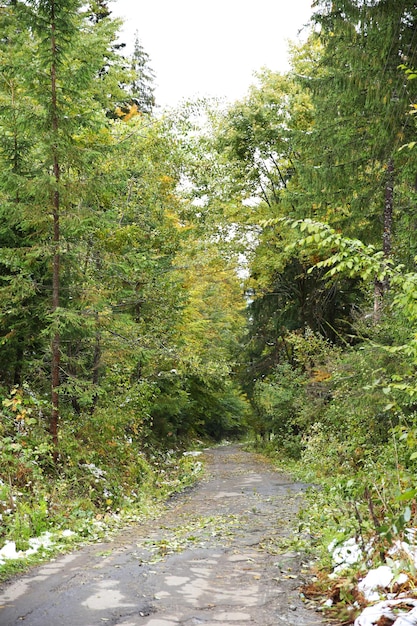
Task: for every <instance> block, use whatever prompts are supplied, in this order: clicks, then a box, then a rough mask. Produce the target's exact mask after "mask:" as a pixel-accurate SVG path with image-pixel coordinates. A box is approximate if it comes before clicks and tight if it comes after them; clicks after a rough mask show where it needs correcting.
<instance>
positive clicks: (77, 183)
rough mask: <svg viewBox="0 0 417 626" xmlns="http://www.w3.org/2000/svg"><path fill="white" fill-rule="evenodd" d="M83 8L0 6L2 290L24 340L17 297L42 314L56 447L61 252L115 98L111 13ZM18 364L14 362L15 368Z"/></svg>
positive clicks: (66, 260)
mask: <svg viewBox="0 0 417 626" xmlns="http://www.w3.org/2000/svg"><path fill="white" fill-rule="evenodd" d="M83 7H84V5H83V3H82V2H79V1H78V0H70V1H69V2H66V1H65V2H64V1H63V0H51V1H49V0H48V1H47V0H39V1H38V0H28V2H15V3H11V4H10V5H9V6H8V7H7V10H6V11H5V13H3V16H4V19H7V20H9V27H8V33H9V37H8V40H7V41H5V42H3V47H4V49H5V52H4V54H5V55H7V58H9V57H10V53H11V52H12V49H11V47H13V53H14V54H13V55H11V57H10V58H11V59H13V61H11V62H10V63H9V64H8V65H7V64H6V66H5V67H3V68H2V71H1V77H2V83H1V84H2V87H3V89H2V105H3V106H2V111H1V113H2V115H1V124H2V126H3V128H4V127H5V125H6V124H7V123H8V122H10V121H12V122H13V123H12V125H11V126H10V127H9V128H8V130H7V132H6V138H5V140H4V141H3V146H2V153H1V159H2V171H3V172H4V176H3V180H4V185H3V189H2V193H3V198H4V200H5V202H6V203H8V206H11V205H14V207H15V211H14V212H15V214H16V222H15V223H16V226H14V227H13V221H12V220H11V219H10V217H9V218H8V220H7V223H8V224H9V225H10V226H9V228H12V227H13V228H15V231H17V232H16V236H15V241H14V242H13V241H10V240H9V241H8V242H6V241H3V248H2V251H1V256H2V263H3V265H5V266H6V267H7V268H8V269H7V273H8V274H9V275H8V276H7V275H6V279H7V288H5V295H7V297H8V299H9V301H10V302H12V303H13V302H15V311H16V313H15V315H16V316H17V317H18V318H19V324H17V323H16V324H15V326H16V328H17V329H18V333H19V336H20V338H21V339H22V340H23V341H24V338H23V329H27V328H28V324H30V322H25V323H23V322H22V318H24V315H25V311H26V309H25V308H24V304H26V306H27V304H28V302H29V301H30V300H28V298H30V297H31V296H33V297H34V296H35V295H36V298H35V299H36V308H35V310H34V311H32V312H28V313H27V315H28V317H29V318H30V317H31V316H32V317H33V313H34V312H36V314H37V315H38V316H39V317H38V318H37V319H38V321H37V324H38V328H37V337H38V343H39V342H40V343H42V341H43V339H42V337H45V336H46V335H47V334H48V335H49V337H50V348H49V350H47V351H46V353H45V354H44V357H43V361H44V362H46V361H47V360H49V363H50V368H51V369H50V371H51V379H50V383H51V415H50V424H49V426H50V432H51V436H52V440H53V444H54V447H55V451H56V450H57V443H58V419H59V395H60V394H59V387H60V384H61V382H62V376H61V370H62V368H61V358H62V345H61V337H62V332H63V329H64V328H65V327H68V324H70V317H71V316H70V317H69V309H68V305H69V300H68V289H66V292H67V296H66V297H65V299H64V300H63V299H62V289H61V287H62V279H63V275H64V274H65V275H66V274H68V271H69V267H70V258H71V255H68V249H69V247H71V245H72V244H71V239H72V233H73V232H74V225H75V224H76V223H77V222H78V219H79V216H78V215H77V213H79V211H80V208H81V207H82V206H83V196H84V195H85V194H86V189H87V188H88V187H89V186H91V184H92V181H91V180H90V179H89V175H90V173H91V172H92V171H93V168H92V166H93V164H94V162H95V161H96V160H97V158H99V152H100V151H99V150H97V147H96V146H95V145H94V142H95V139H94V135H93V134H92V130H94V132H95V131H97V130H98V129H99V128H100V127H102V128H103V129H105V128H106V126H107V125H108V121H106V117H105V110H104V108H103V105H104V106H105V105H106V103H107V106H111V98H112V96H113V95H114V99H115V98H120V93H121V92H120V89H119V88H118V87H117V82H118V81H117V80H114V78H113V77H114V76H115V75H117V63H118V62H117V59H116V57H115V56H114V53H113V52H112V51H111V43H112V41H113V39H114V38H115V33H116V30H117V27H118V23H113V22H111V21H110V20H108V19H102V20H100V21H98V22H96V21H94V22H92V21H91V20H89V15H90V14H89V12H88V11H87V12H86V11H84V8H83ZM111 57H113V58H114V59H115V62H114V65H113V68H112V71H111V72H108V73H107V74H106V75H105V76H103V75H101V74H100V71H101V69H102V67H103V65H104V64H105V63H106V62H107V61H108V59H109V58H111ZM29 59H30V61H29ZM120 64H121V61H120ZM119 77H121V74H119ZM13 86H18V89H17V90H16V88H15V87H13ZM17 98H18V99H17ZM114 99H113V102H114ZM29 103H30V125H29V124H28V116H27V111H28V108H29V107H28V104H29ZM24 105H26V108H24ZM13 120H14V121H13ZM100 142H101V143H103V137H102V138H101V139H100ZM17 224H19V226H17ZM17 247H19V248H20V253H18V256H17V259H18V262H16V252H15V250H16V248H17ZM12 259H14V262H13V263H12ZM48 294H49V298H48V297H47V296H48ZM19 305H20V311H19ZM7 317H9V319H7ZM35 317H36V316H35ZM11 322H12V320H11V319H10V313H9V314H8V315H7V313H4V314H3V316H2V326H3V325H4V326H3V328H4V331H6V328H7V324H10V323H11ZM32 326H33V324H32ZM4 331H3V332H4ZM9 334H10V335H11V338H12V340H13V337H14V335H16V333H15V332H14V329H13V328H9V331H8V332H7V331H6V343H7V340H8V339H7V338H8V336H9ZM17 341H19V340H17ZM20 343H22V342H20ZM26 347H27V346H26ZM39 348H40V345H38V349H39ZM20 349H21V350H22V349H23V348H22V346H21V345H20ZM38 356H39V357H40V356H41V355H40V353H39V352H38ZM18 360H19V359H18V357H16V361H18ZM20 360H21V359H20ZM18 367H19V366H18V364H16V366H15V369H16V368H17V369H18ZM15 377H16V375H15Z"/></svg>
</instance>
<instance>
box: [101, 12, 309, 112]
mask: <svg viewBox="0 0 417 626" xmlns="http://www.w3.org/2000/svg"><path fill="white" fill-rule="evenodd" d="M311 2H312V0H256V1H255V0H146V1H145V0H142V1H141V0H111V2H110V3H109V6H110V9H111V10H112V14H113V16H114V17H116V16H117V17H123V18H125V27H124V30H123V34H122V39H123V41H125V42H126V43H130V44H132V42H133V39H134V33H135V31H138V33H139V37H140V40H141V42H142V45H143V47H144V48H145V50H146V52H147V53H148V54H149V55H150V57H151V67H152V68H153V70H154V72H155V74H156V84H157V88H156V90H155V95H156V99H157V104H159V105H160V106H162V107H165V106H175V105H176V104H177V103H178V102H180V101H181V100H183V99H188V98H194V97H196V96H218V97H225V98H227V99H228V100H230V101H233V100H236V99H238V98H241V97H242V96H244V95H245V93H246V92H247V89H248V87H249V85H250V84H251V83H253V82H254V81H253V72H254V71H256V70H259V69H260V68H261V67H263V66H266V67H268V68H270V69H272V70H278V71H285V70H286V69H287V67H288V65H287V40H288V39H291V40H295V39H296V38H297V34H298V31H299V30H300V29H302V27H303V25H304V24H305V23H306V22H307V21H308V18H309V17H310V15H311V12H312V10H311Z"/></svg>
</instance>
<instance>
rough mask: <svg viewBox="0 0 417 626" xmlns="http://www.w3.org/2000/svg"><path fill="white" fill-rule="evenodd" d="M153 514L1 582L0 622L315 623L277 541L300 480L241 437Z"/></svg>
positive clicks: (60, 625) (288, 555)
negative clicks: (243, 442) (156, 515)
mask: <svg viewBox="0 0 417 626" xmlns="http://www.w3.org/2000/svg"><path fill="white" fill-rule="evenodd" d="M205 457H206V462H207V473H206V476H205V478H204V479H203V480H202V481H201V482H200V483H199V484H198V485H197V486H196V487H195V488H193V489H192V490H190V491H189V492H187V493H184V494H182V495H181V496H179V497H176V498H175V499H173V500H171V501H170V502H169V503H168V504H167V507H166V511H165V512H164V513H163V515H162V516H161V517H160V518H158V519H157V520H154V521H153V522H151V523H146V524H143V525H139V526H136V527H130V528H129V529H127V530H126V531H125V532H123V533H121V534H120V535H118V536H117V537H115V538H114V540H113V541H112V542H110V543H106V544H95V545H93V546H88V547H86V548H83V549H81V550H78V551H76V552H73V553H71V554H68V555H65V556H62V557H59V558H56V559H55V560H54V561H51V562H50V563H48V564H46V565H43V566H41V567H38V568H35V569H33V570H31V571H30V573H28V574H26V575H24V576H22V577H19V578H18V579H16V580H14V581H12V582H10V583H8V584H6V585H4V587H3V588H2V589H0V626H18V625H19V626H22V625H24V626H99V625H100V626H103V625H104V624H108V625H109V626H113V625H117V626H180V625H181V626H194V625H199V624H201V625H202V626H245V625H246V624H257V625H258V626H279V625H281V624H282V625H285V626H295V625H297V626H319V625H320V624H322V622H321V619H320V616H319V615H318V614H317V613H315V612H314V611H312V610H311V609H308V608H307V607H305V606H304V605H303V603H302V601H301V599H300V594H299V587H300V585H301V584H302V573H301V572H302V567H303V565H302V562H301V559H300V557H299V555H297V554H296V553H294V552H292V551H291V550H290V549H286V548H282V546H280V539H282V538H285V537H286V536H287V535H288V533H289V531H290V529H291V525H293V524H295V523H296V512H297V510H298V508H299V507H300V505H301V499H302V498H301V496H302V491H303V489H304V485H302V484H301V483H294V482H292V481H291V480H290V479H289V478H288V477H287V476H285V475H283V474H281V473H279V472H276V471H274V470H273V469H272V468H271V467H270V466H269V465H268V464H266V463H265V462H263V461H261V460H260V459H259V458H258V457H256V456H255V455H252V454H250V453H247V452H244V451H243V450H242V449H241V448H240V447H239V446H221V447H218V448H215V449H213V450H210V451H208V452H206V453H205Z"/></svg>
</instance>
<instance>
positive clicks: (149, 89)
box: [129, 32, 155, 114]
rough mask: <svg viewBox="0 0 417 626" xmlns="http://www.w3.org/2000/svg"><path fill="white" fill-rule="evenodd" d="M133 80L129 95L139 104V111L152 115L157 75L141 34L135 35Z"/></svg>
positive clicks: (132, 63) (132, 58)
mask: <svg viewBox="0 0 417 626" xmlns="http://www.w3.org/2000/svg"><path fill="white" fill-rule="evenodd" d="M131 69H132V74H133V80H132V82H131V83H130V85H129V93H130V94H131V96H132V98H133V101H134V102H135V103H137V106H138V109H139V111H141V112H142V113H147V114H151V113H152V111H153V108H154V106H155V96H154V86H153V83H154V80H155V74H154V71H153V70H152V68H151V67H150V58H149V55H148V53H147V52H146V51H145V50H144V48H143V46H142V44H141V42H140V39H139V34H138V33H137V32H136V34H135V43H134V49H133V54H132V57H131Z"/></svg>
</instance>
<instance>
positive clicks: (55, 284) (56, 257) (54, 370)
mask: <svg viewBox="0 0 417 626" xmlns="http://www.w3.org/2000/svg"><path fill="white" fill-rule="evenodd" d="M51 55H52V56H51V58H52V62H51V112H52V131H53V137H54V139H53V141H54V145H53V146H52V150H53V177H54V183H55V190H54V192H53V197H52V217H53V257H52V312H55V311H57V309H58V307H59V301H60V300H59V297H60V293H59V291H60V253H59V245H60V222H59V217H60V196H59V189H58V185H59V181H60V177H61V172H60V166H59V160H58V146H57V142H58V126H59V124H58V104H57V84H56V83H57V43H56V15H55V2H54V0H52V2H51ZM51 350H52V364H51V386H52V390H51V403H52V410H51V421H50V433H51V437H52V445H53V455H54V459H55V461H56V460H57V459H58V422H59V390H58V387H59V382H60V376H59V371H60V364H61V338H60V333H59V330H56V331H55V332H54V335H53V338H52V345H51Z"/></svg>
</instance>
